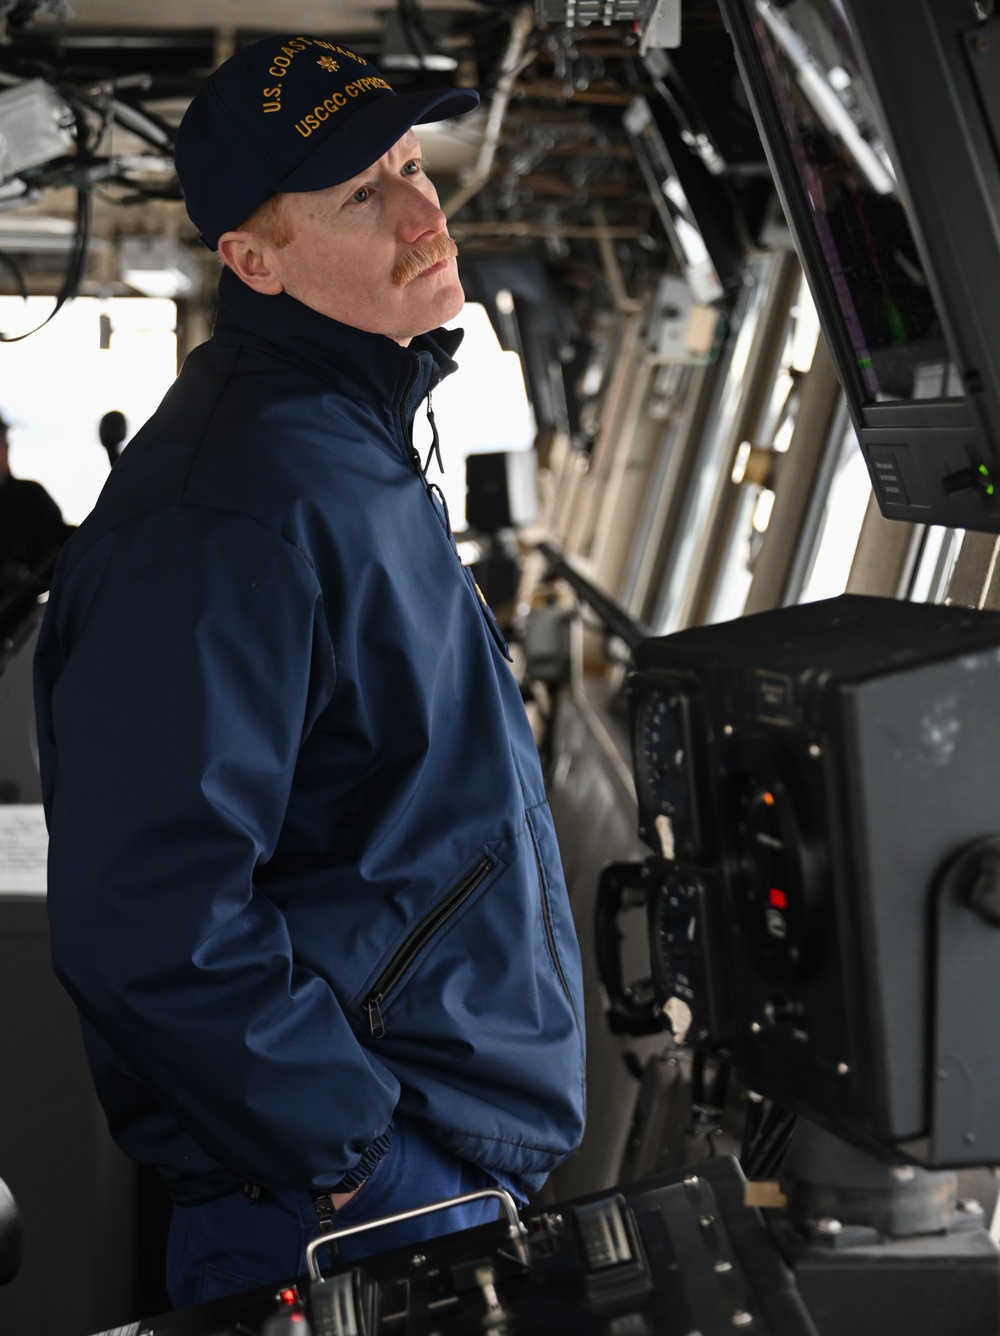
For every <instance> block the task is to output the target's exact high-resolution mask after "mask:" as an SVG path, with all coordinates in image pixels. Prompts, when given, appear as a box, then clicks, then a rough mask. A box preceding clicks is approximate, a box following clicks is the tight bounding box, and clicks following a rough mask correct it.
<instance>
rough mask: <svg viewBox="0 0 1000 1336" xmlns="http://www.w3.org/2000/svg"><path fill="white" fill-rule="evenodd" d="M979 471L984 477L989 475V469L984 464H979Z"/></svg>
mask: <svg viewBox="0 0 1000 1336" xmlns="http://www.w3.org/2000/svg"><path fill="white" fill-rule="evenodd" d="M979 472H980V473H981V474H982V475H983V477H984V478H988V477H989V476H990V471H989V469H988V468H987V467H986V465H985V464H980V465H979Z"/></svg>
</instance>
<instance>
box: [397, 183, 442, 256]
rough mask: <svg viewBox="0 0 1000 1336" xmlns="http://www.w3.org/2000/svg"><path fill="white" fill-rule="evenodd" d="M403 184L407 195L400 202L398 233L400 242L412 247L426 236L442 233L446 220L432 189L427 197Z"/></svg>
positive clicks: (421, 191) (420, 191)
mask: <svg viewBox="0 0 1000 1336" xmlns="http://www.w3.org/2000/svg"><path fill="white" fill-rule="evenodd" d="M403 184H404V189H405V191H406V192H407V193H405V194H404V195H403V197H402V200H401V209H400V227H399V231H400V237H401V238H402V240H403V241H404V242H406V244H407V245H408V246H413V245H415V244H416V243H417V242H418V241H420V240H421V239H422V238H424V237H426V236H428V235H433V234H435V233H437V232H443V231H444V230H445V228H446V227H447V225H448V219H447V217H446V216H445V212H444V210H443V209H442V208H441V206H440V204H439V203H438V197H437V192H436V191H435V190H434V188H433V187H431V192H430V194H429V195H428V194H426V193H425V192H424V191H423V190H421V189H420V188H419V187H417V186H412V185H409V184H408V183H403Z"/></svg>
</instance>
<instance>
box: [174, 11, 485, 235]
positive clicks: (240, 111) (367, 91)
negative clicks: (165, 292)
mask: <svg viewBox="0 0 1000 1336" xmlns="http://www.w3.org/2000/svg"><path fill="white" fill-rule="evenodd" d="M478 104H479V94H478V93H476V92H473V91H472V90H471V89H465V88H460V89H452V88H447V89H438V90H436V91H434V92H423V93H396V92H394V91H393V90H392V88H390V86H389V84H388V83H387V82H386V81H385V79H383V78H382V76H381V74H379V72H378V70H377V69H376V68H375V66H374V65H372V64H371V63H370V62H369V61H367V60H365V59H364V57H362V56H359V55H357V54H356V53H355V52H354V51H351V50H349V49H348V48H347V47H344V46H339V45H338V44H337V43H336V42H332V41H329V40H328V39H326V38H322V37H281V36H275V37H265V38H263V39H262V40H261V41H259V42H254V43H253V44H252V45H251V46H248V47H245V48H244V49H243V50H242V51H238V52H237V53H236V55H234V56H231V57H230V58H229V60H227V61H226V62H225V63H224V64H222V65H220V66H219V68H218V69H217V70H216V71H215V72H214V74H212V75H211V76H210V78H209V79H208V80H207V81H206V82H205V84H204V86H203V87H202V88H201V89H200V91H199V92H198V94H197V96H196V97H195V98H194V100H193V101H192V103H191V105H190V107H188V109H187V111H186V112H185V114H184V119H183V120H182V121H181V123H180V127H179V128H178V131H177V143H176V146H175V151H174V161H175V164H176V167H177V175H178V176H179V177H180V182H181V185H182V186H183V188H184V198H185V202H186V203H187V210H188V213H189V214H190V215H191V221H192V222H193V223H194V225H195V227H197V228H198V230H199V232H200V233H201V235H202V239H203V240H204V242H205V244H206V245H207V246H208V247H209V248H210V249H211V250H216V249H217V248H218V245H219V237H220V236H221V235H222V233H223V232H228V231H231V230H232V229H234V228H238V227H240V226H242V224H243V223H245V222H246V220H247V219H248V218H249V217H250V215H251V214H252V213H253V211H254V210H255V209H256V208H257V207H258V206H259V205H261V204H263V203H264V201H265V200H266V199H267V198H268V197H269V196H270V195H274V194H277V193H278V192H279V191H287V190H323V189H325V188H326V187H327V186H336V185H340V183H341V182H342V181H349V180H350V179H351V177H352V176H357V175H358V173H359V172H363V171H364V170H365V168H366V167H370V166H371V165H372V163H373V162H376V161H377V160H378V159H379V158H380V157H381V156H382V154H383V153H387V152H388V151H389V149H390V148H392V146H393V144H395V143H396V141H397V140H398V139H401V138H402V136H403V135H404V134H405V133H406V131H407V130H409V129H410V127H411V126H414V125H420V124H422V123H423V122H425V121H443V120H447V119H449V118H450V117H452V116H461V115H462V114H463V113H464V112H467V111H471V110H472V109H473V107H476V106H478Z"/></svg>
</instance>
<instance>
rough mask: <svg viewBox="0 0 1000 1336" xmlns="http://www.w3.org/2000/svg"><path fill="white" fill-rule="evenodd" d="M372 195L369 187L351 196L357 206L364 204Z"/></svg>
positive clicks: (364, 187)
mask: <svg viewBox="0 0 1000 1336" xmlns="http://www.w3.org/2000/svg"><path fill="white" fill-rule="evenodd" d="M370 193H371V192H370V191H369V189H368V187H367V186H362V187H361V189H360V190H355V192H354V194H353V195H352V196H351V199H352V200H353V201H354V203H355V204H364V202H365V200H366V199H367V198H368V196H369V194H370Z"/></svg>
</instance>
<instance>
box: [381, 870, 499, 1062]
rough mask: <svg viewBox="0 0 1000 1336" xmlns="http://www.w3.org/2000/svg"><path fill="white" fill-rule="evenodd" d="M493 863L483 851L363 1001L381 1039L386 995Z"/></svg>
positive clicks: (405, 945)
mask: <svg viewBox="0 0 1000 1336" xmlns="http://www.w3.org/2000/svg"><path fill="white" fill-rule="evenodd" d="M494 866H495V864H494V862H493V859H492V858H490V857H488V856H487V855H485V854H484V855H483V857H482V858H481V859H480V860H479V862H478V863H477V864H476V866H475V867H474V868H472V869H471V870H470V871H469V872H467V873H466V874H465V876H464V877H463V878H462V880H461V881H460V882H459V883H458V885H457V886H453V887H452V889H451V890H450V891H449V892H448V894H447V895H446V896H445V897H444V899H443V900H442V901H441V902H440V903H439V904H437V905H435V906H434V908H433V909H432V910H431V911H430V913H429V914H427V915H426V916H425V917H424V918H422V919H421V920H420V922H419V923H418V924H417V926H416V927H415V928H414V929H413V931H412V932H411V933H410V935H409V937H407V939H406V941H405V942H404V943H403V945H402V946H401V947H400V948H399V950H398V951H397V952H396V954H395V955H394V956H393V958H392V959H391V960H390V961H389V963H388V965H387V966H386V967H385V969H384V970H383V971H382V973H381V974H380V975H379V977H378V978H377V979H376V980H375V983H374V984H373V985H372V991H371V993H370V994H369V995H368V1000H367V1001H366V1002H365V1004H364V1009H365V1011H367V1013H368V1024H369V1026H370V1027H371V1032H372V1037H373V1038H375V1039H381V1038H383V1036H384V1035H385V1024H384V1022H383V1020H382V1009H381V1004H382V1002H384V1001H385V997H386V994H387V993H390V992H391V991H392V989H393V988H395V986H396V984H397V983H398V982H399V980H400V979H401V978H402V976H403V975H404V974H405V972H406V971H407V969H409V967H410V965H411V964H412V962H413V960H414V957H415V956H416V955H417V954H418V952H420V951H421V950H422V949H423V947H424V946H425V945H426V944H427V942H428V941H430V939H431V938H432V937H433V936H434V934H435V933H436V932H437V931H438V929H439V928H441V927H443V926H444V924H445V923H447V921H448V919H449V918H451V916H452V914H454V913H455V911H456V910H457V909H458V907H459V906H460V905H461V904H462V903H463V902H464V901H465V900H467V899H468V898H469V896H470V895H471V894H472V892H473V891H474V890H475V889H476V887H477V886H479V885H480V883H481V882H482V881H483V880H484V879H485V877H486V876H487V874H488V873H489V872H491V871H492V869H493V867H494Z"/></svg>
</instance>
